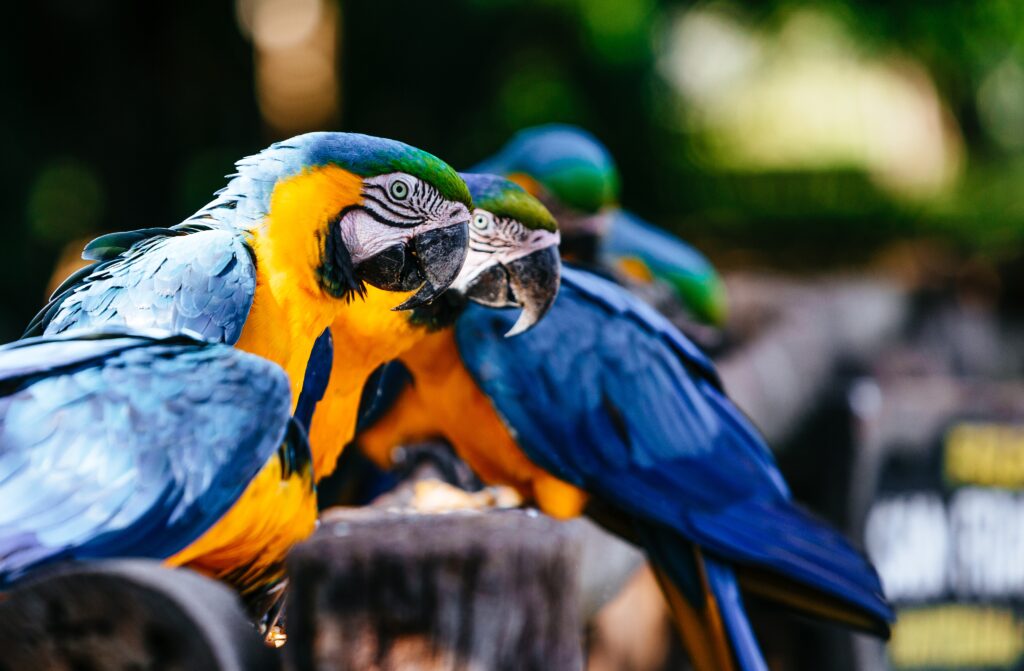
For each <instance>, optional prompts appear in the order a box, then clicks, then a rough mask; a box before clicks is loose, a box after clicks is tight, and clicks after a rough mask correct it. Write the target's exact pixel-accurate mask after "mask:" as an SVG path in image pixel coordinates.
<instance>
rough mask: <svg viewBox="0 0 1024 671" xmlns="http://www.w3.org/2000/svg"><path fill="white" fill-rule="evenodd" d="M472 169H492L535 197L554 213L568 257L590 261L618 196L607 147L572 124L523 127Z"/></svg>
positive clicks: (617, 175)
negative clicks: (494, 152) (499, 148)
mask: <svg viewBox="0 0 1024 671" xmlns="http://www.w3.org/2000/svg"><path fill="white" fill-rule="evenodd" d="M473 172H479V173H496V174H500V175H504V176H506V177H508V178H509V179H511V180H512V181H514V182H516V183H517V184H519V185H520V186H522V187H523V188H524V189H526V190H527V191H528V192H530V194H532V195H534V196H536V197H537V198H538V199H540V200H541V202H543V203H544V205H545V206H547V208H548V209H549V210H550V211H551V213H552V214H554V216H555V218H556V219H557V220H558V223H559V227H560V228H561V231H562V237H563V240H562V252H563V256H565V257H566V258H567V259H575V260H579V261H582V262H592V261H593V260H594V257H595V255H596V253H597V243H598V241H599V240H600V238H601V237H602V236H603V235H604V234H605V233H606V232H607V230H608V217H607V212H608V209H609V208H610V207H612V206H614V205H615V203H616V201H617V200H618V196H619V173H618V169H617V168H616V166H615V161H614V160H613V159H612V157H611V154H610V153H609V152H608V149H607V148H606V147H605V146H604V145H603V144H601V142H600V141H599V140H598V139H597V138H595V137H594V136H593V135H591V134H590V133H588V132H586V131H585V130H583V129H581V128H577V127H575V126H568V125H562V124H549V125H545V126H536V127H533V128H527V129H526V130H522V131H520V132H519V133H517V134H516V135H515V136H513V137H512V139H511V140H509V142H508V143H507V144H506V145H505V146H504V147H503V148H502V149H501V150H500V151H499V152H498V153H497V154H496V155H495V156H494V157H492V158H490V159H488V160H486V161H484V162H483V163H481V164H480V165H478V166H476V167H475V168H473Z"/></svg>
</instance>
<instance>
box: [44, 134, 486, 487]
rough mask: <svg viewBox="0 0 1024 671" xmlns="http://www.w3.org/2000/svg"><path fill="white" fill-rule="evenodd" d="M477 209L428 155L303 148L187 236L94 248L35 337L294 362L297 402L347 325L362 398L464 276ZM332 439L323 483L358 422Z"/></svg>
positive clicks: (355, 143)
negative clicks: (124, 341) (310, 370)
mask: <svg viewBox="0 0 1024 671" xmlns="http://www.w3.org/2000/svg"><path fill="white" fill-rule="evenodd" d="M470 204H471V201H470V196H469V192H468V191H467V189H466V186H465V184H464V183H463V182H462V180H461V179H460V178H459V176H458V175H457V174H456V173H455V171H454V170H452V168H450V167H449V166H448V165H447V164H446V163H444V162H443V161H441V160H440V159H438V158H436V157H434V156H432V155H430V154H428V153H426V152H424V151H421V150H419V149H415V148H413V147H410V146H408V145H406V144H403V143H401V142H395V141H393V140H386V139H382V138H376V137H370V136H366V135H357V134H351V133H309V134H307V135H300V136H298V137H295V138H292V139H290V140H285V141H283V142H279V143H277V144H275V145H272V146H271V147H270V148H268V149H266V150H265V151H263V152H262V153H260V154H257V155H255V156H252V157H249V158H246V159H243V160H242V161H240V162H239V163H238V173H237V174H236V175H234V176H233V178H232V179H231V181H230V182H229V183H228V185H227V187H226V188H225V189H223V190H222V191H220V192H219V193H218V196H217V198H215V199H214V200H213V201H212V202H211V203H209V204H208V205H207V206H206V207H204V208H202V209H201V210H200V211H199V212H198V213H196V214H195V215H193V216H192V217H190V218H189V219H187V220H186V221H185V222H183V223H182V224H180V225H177V226H173V227H171V228H169V229H162V228H157V229H144V230H140V231H134V232H130V233H116V234H112V235H107V236H103V237H101V238H99V239H97V240H95V241H94V242H92V243H90V244H89V245H88V246H87V247H86V250H85V254H84V255H85V256H86V257H87V258H89V259H92V260H94V261H96V263H95V264H93V265H92V266H90V267H88V268H86V269H83V270H82V271H80V272H78V273H76V274H75V275H73V276H72V277H70V278H69V279H68V280H67V281H66V282H65V283H64V285H63V286H61V287H60V289H58V291H57V292H56V294H55V295H54V298H53V299H52V300H51V302H50V304H49V305H48V306H47V308H46V309H45V310H44V311H43V312H42V313H40V315H39V316H38V317H37V319H36V320H34V321H33V323H32V324H31V326H30V327H29V330H28V334H30V335H31V334H39V333H46V334H56V333H62V332H65V331H68V330H70V329H77V328H94V327H102V326H110V325H120V326H127V327H131V328H151V327H156V328H166V329H170V330H175V331H176V330H179V329H183V328H184V329H190V330H192V331H194V332H196V333H198V334H200V335H201V336H203V337H204V338H207V339H210V340H213V341H217V342H225V343H230V344H234V345H235V346H236V347H239V348H240V349H243V350H246V351H248V352H252V353H254V354H258V355H260V356H263V357H265V358H267V359H270V360H271V361H274V362H276V363H278V364H279V365H281V367H283V368H284V369H285V372H286V373H287V374H288V377H289V379H290V380H291V385H292V397H293V399H296V400H297V399H298V398H299V394H300V392H301V390H302V380H303V375H304V374H305V371H306V364H307V362H308V360H309V356H310V352H311V350H312V348H313V343H314V341H315V340H316V339H317V337H319V336H320V335H321V334H322V333H323V332H324V330H325V329H326V328H328V327H331V328H332V331H333V336H334V341H335V343H336V344H337V345H338V346H339V347H340V348H341V349H343V354H342V355H341V356H338V357H336V358H335V367H334V371H333V376H332V382H331V385H356V386H360V387H361V385H362V383H363V381H364V380H365V378H366V376H367V375H368V374H369V373H370V372H371V371H372V370H373V368H375V367H376V366H377V365H379V364H380V363H381V362H383V361H386V360H387V359H390V358H393V357H394V356H395V355H397V353H398V352H399V351H400V350H401V347H402V346H403V342H402V339H401V334H400V333H396V332H394V331H393V328H394V327H395V324H396V323H400V322H401V319H400V318H398V317H397V316H395V315H394V314H393V313H392V312H391V310H392V308H394V307H395V306H396V304H398V303H401V305H400V306H399V308H401V309H411V308H413V307H416V306H418V305H422V304H424V303H427V302H429V301H430V300H432V299H433V298H435V297H437V296H438V295H439V294H440V293H441V292H443V291H444V290H445V289H446V288H447V287H448V285H449V284H450V283H451V282H452V280H454V279H455V277H456V275H457V274H458V272H459V269H460V268H461V266H462V263H463V260H464V258H465V254H466V245H467V240H468V222H469V207H470ZM403 301H404V302H403ZM368 362H372V365H370V364H369V363H368ZM353 414H354V411H353ZM317 428H318V427H316V426H314V427H313V428H312V430H311V431H312V432H311V444H312V448H313V459H314V471H315V473H316V475H317V477H318V478H319V477H323V476H324V475H326V474H327V473H329V472H330V470H331V469H333V467H334V463H335V461H336V460H337V456H338V452H339V450H340V448H341V445H342V444H343V443H344V442H345V440H346V439H347V438H349V437H351V434H352V430H353V428H354V423H350V424H348V425H342V426H340V427H337V428H336V430H335V431H334V432H333V433H331V434H329V435H324V432H322V431H318V430H317ZM346 432H347V435H345V433H346ZM339 433H340V434H341V435H340V441H341V442H340V443H339Z"/></svg>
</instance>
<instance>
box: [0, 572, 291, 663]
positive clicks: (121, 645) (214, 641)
mask: <svg viewBox="0 0 1024 671" xmlns="http://www.w3.org/2000/svg"><path fill="white" fill-rule="evenodd" d="M0 650H2V651H3V652H2V653H0V670H2V671H22V670H25V671H36V670H39V669H54V670H58V671H77V670H80V669H89V670H90V671H106V670H108V669H109V670H111V671H113V670H115V669H116V670H118V671H120V670H122V669H167V670H172V669H173V670H180V671H188V670H190V669H204V670H206V669H208V670H210V671H249V670H253V671H263V670H267V671H270V670H272V669H277V668H279V667H280V665H279V663H278V659H277V654H276V653H275V652H274V651H273V650H271V649H269V648H267V647H266V646H264V645H263V643H262V642H261V640H260V637H259V636H258V635H257V633H256V630H255V629H254V628H253V626H252V625H251V624H250V623H249V622H248V620H246V618H245V615H244V613H243V611H242V607H241V604H240V603H239V601H238V598H237V597H236V596H235V593H234V592H232V591H231V590H229V589H228V588H227V587H224V586H223V585H221V584H219V583H217V582H215V581H213V580H210V579H208V578H204V577H203V576H200V575H199V574H197V573H194V572H192V571H188V570H185V569H178V570H172V569H168V568H164V567H163V566H161V565H160V563H159V562H156V561H148V560H141V559H136V560H119V561H109V562H95V563H89V564H72V565H68V566H66V567H61V568H58V569H56V570H54V571H52V572H47V573H45V574H40V576H39V577H37V578H32V579H31V580H30V581H29V582H26V583H24V584H21V585H19V586H18V587H16V588H15V589H13V590H11V591H10V592H7V593H6V594H4V595H3V596H2V597H0Z"/></svg>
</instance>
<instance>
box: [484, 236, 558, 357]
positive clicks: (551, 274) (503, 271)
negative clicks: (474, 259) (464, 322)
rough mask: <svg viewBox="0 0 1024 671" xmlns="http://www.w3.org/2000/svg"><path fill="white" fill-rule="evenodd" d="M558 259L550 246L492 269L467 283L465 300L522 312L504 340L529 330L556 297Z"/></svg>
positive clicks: (554, 248)
mask: <svg viewBox="0 0 1024 671" xmlns="http://www.w3.org/2000/svg"><path fill="white" fill-rule="evenodd" d="M561 267H562V266H561V259H560V258H559V255H558V248H557V247H555V246H554V245H552V246H550V247H545V248H543V249H538V250H537V251H535V252H531V253H530V254H528V255H526V256H524V257H522V258H519V259H516V260H515V261H511V262H509V263H507V264H500V265H494V266H491V267H490V268H488V269H487V270H485V271H484V272H482V273H480V275H478V276H477V277H476V278H474V279H473V281H472V282H471V283H470V285H469V287H468V288H467V290H466V296H467V297H468V298H469V299H470V300H472V301H475V302H477V303H480V304H482V305H488V306H490V307H513V306H517V307H520V308H522V312H520V313H519V318H518V319H517V320H516V323H515V324H513V326H512V328H511V329H509V331H508V333H506V334H505V336H506V337H509V336H514V335H518V334H520V333H523V332H524V331H527V330H529V329H530V328H531V327H532V326H533V325H534V324H536V323H537V322H538V321H540V319H541V318H542V317H543V316H544V315H545V314H546V313H547V311H548V310H549V309H550V308H551V305H552V304H553V303H554V302H555V296H556V295H557V294H558V283H559V278H560V276H561Z"/></svg>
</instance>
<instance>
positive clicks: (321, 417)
mask: <svg viewBox="0 0 1024 671" xmlns="http://www.w3.org/2000/svg"><path fill="white" fill-rule="evenodd" d="M460 177H462V179H463V180H464V181H465V183H466V184H467V186H468V187H469V190H470V194H471V196H472V197H473V199H474V201H473V202H474V210H473V211H472V213H471V215H472V216H471V217H470V226H469V251H468V252H467V255H466V261H465V264H464V265H463V267H462V270H461V271H460V272H459V274H458V275H457V277H456V279H455V280H454V282H453V283H452V285H451V288H450V289H449V290H448V291H446V292H445V293H444V294H442V296H441V297H440V298H439V299H438V300H436V301H434V302H433V303H430V304H425V305H422V306H420V307H417V308H415V309H413V310H409V311H392V312H382V314H381V316H380V319H381V320H382V322H381V323H377V324H375V328H376V329H377V331H379V332H380V333H382V334H386V336H385V335H381V336H378V346H377V347H376V348H375V350H374V351H373V352H370V351H369V350H368V349H367V348H366V347H361V346H360V345H359V343H358V342H356V340H357V339H359V338H364V339H365V338H367V337H368V335H366V334H363V333H361V332H359V331H357V330H355V329H353V328H351V327H347V325H346V324H338V323H335V324H334V325H332V326H331V332H332V334H333V336H334V340H335V344H336V347H338V350H339V351H344V352H346V357H345V358H342V357H340V356H339V357H335V359H334V370H333V371H332V372H331V385H330V387H329V388H328V390H327V392H326V394H325V396H324V398H323V399H322V400H321V401H320V403H319V405H318V408H317V412H316V414H315V415H314V417H313V424H312V428H311V431H310V442H311V443H312V445H313V451H314V454H317V453H318V452H320V451H322V452H323V453H332V454H333V455H334V456H335V457H336V456H337V454H338V452H337V451H336V450H334V451H333V452H332V450H331V449H330V448H326V447H325V448H324V449H323V450H318V446H320V445H327V446H330V445H336V446H339V447H340V446H341V445H344V444H345V443H348V442H349V441H350V440H351V438H352V437H353V435H354V432H355V428H356V421H357V416H358V412H359V408H360V404H361V400H362V397H363V393H364V383H365V382H366V380H367V379H368V378H369V377H370V375H371V374H372V373H373V372H374V370H375V369H377V368H378V367H379V366H381V365H382V364H384V363H386V362H387V361H388V360H390V359H394V358H396V357H399V356H401V354H402V353H403V352H404V351H407V350H408V349H409V348H411V347H413V346H414V345H415V344H416V343H417V342H419V341H420V340H422V339H423V338H427V337H430V335H431V333H432V332H434V331H438V330H443V329H445V328H446V327H448V326H450V325H451V324H452V322H453V321H454V319H455V317H456V316H457V315H458V313H459V312H460V311H461V309H462V308H463V307H464V305H465V303H466V301H467V300H471V301H476V302H480V303H484V304H487V305H494V306H501V307H505V306H517V307H520V308H521V312H520V316H519V319H518V321H517V322H516V324H515V326H514V328H512V329H511V330H510V335H514V334H516V333H521V332H523V331H525V330H527V329H529V328H530V327H531V326H532V325H533V324H535V323H536V322H537V321H538V320H539V319H540V318H541V316H543V314H544V313H545V312H546V311H547V309H548V308H549V307H550V306H551V303H552V301H553V300H554V297H555V294H556V293H557V291H558V269H559V259H558V251H557V245H558V241H559V236H558V231H557V228H556V225H555V220H554V218H553V217H552V216H551V213H550V212H548V211H547V209H545V208H544V206H543V205H542V204H541V203H540V202H539V201H537V200H536V199H535V198H533V197H532V196H530V195H529V194H528V193H526V191H524V190H523V189H522V188H520V187H519V186H517V185H516V184H514V183H512V182H510V181H508V180H506V179H503V178H501V177H497V176H494V175H474V174H461V175H460ZM384 323H387V327H386V328H384V327H383V324H384ZM385 338H386V339H387V343H388V344H387V346H386V347H385V346H381V345H380V343H379V341H380V340H381V339H385ZM336 380H337V381H338V382H335V381H336ZM339 441H340V442H339ZM334 465H335V464H334V462H332V463H331V464H329V465H324V464H321V463H320V462H318V463H317V466H316V473H317V476H318V478H319V477H325V476H327V475H329V474H330V473H331V471H333V468H334Z"/></svg>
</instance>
